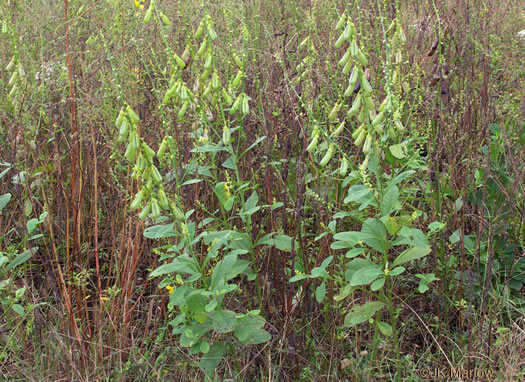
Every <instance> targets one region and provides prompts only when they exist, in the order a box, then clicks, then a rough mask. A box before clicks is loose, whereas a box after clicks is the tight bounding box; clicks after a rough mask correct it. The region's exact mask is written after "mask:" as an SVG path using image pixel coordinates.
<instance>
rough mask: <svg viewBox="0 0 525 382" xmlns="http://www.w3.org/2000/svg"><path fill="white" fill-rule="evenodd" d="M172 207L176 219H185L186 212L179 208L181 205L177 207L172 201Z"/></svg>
mask: <svg viewBox="0 0 525 382" xmlns="http://www.w3.org/2000/svg"><path fill="white" fill-rule="evenodd" d="M170 209H171V211H172V212H173V216H174V217H175V219H177V220H179V221H181V220H184V214H183V213H182V211H181V210H180V209H179V207H177V206H176V205H175V203H171V205H170Z"/></svg>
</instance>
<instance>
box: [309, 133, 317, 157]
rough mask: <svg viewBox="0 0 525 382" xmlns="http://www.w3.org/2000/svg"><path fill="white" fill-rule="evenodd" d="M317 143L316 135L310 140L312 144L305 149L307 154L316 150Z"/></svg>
mask: <svg viewBox="0 0 525 382" xmlns="http://www.w3.org/2000/svg"><path fill="white" fill-rule="evenodd" d="M318 143H319V135H316V136H314V138H313V139H312V142H310V144H309V145H308V147H307V148H306V151H308V152H309V153H311V152H312V151H314V150H315V149H316V148H317V144H318Z"/></svg>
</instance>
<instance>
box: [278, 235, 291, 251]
mask: <svg viewBox="0 0 525 382" xmlns="http://www.w3.org/2000/svg"><path fill="white" fill-rule="evenodd" d="M274 245H275V247H276V248H277V249H280V250H281V251H285V252H290V251H291V250H292V238H291V237H290V236H288V235H277V236H275V239H274Z"/></svg>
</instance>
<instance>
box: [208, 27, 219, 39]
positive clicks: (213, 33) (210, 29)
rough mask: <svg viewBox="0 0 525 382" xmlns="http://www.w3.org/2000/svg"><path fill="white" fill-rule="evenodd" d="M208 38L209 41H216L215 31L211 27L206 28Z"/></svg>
mask: <svg viewBox="0 0 525 382" xmlns="http://www.w3.org/2000/svg"><path fill="white" fill-rule="evenodd" d="M208 36H210V40H211V41H215V40H217V33H215V30H214V29H213V28H212V27H209V28H208Z"/></svg>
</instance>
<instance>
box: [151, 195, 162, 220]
mask: <svg viewBox="0 0 525 382" xmlns="http://www.w3.org/2000/svg"><path fill="white" fill-rule="evenodd" d="M159 216H160V207H159V204H158V203H157V201H156V200H155V199H153V200H152V201H151V217H153V218H158V217H159Z"/></svg>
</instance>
